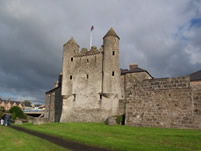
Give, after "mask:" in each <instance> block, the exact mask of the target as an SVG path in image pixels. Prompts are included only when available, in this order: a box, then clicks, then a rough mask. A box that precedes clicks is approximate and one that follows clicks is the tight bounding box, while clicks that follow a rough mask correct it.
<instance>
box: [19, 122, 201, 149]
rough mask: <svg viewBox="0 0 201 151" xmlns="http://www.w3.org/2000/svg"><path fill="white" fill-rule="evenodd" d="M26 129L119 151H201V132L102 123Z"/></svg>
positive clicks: (28, 126) (61, 124) (26, 126)
mask: <svg viewBox="0 0 201 151" xmlns="http://www.w3.org/2000/svg"><path fill="white" fill-rule="evenodd" d="M22 127H25V128H28V129H32V130H36V131H40V132H44V133H48V134H51V135H56V136H60V137H63V138H67V139H71V140H74V141H78V142H82V143H87V144H91V145H94V146H102V147H106V148H110V149H114V150H118V151H201V131H199V130H181V129H162V128H137V127H128V126H107V125H104V124H98V123H51V124H47V125H40V126H34V125H32V124H23V125H22Z"/></svg>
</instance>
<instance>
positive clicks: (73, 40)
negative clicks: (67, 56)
mask: <svg viewBox="0 0 201 151" xmlns="http://www.w3.org/2000/svg"><path fill="white" fill-rule="evenodd" d="M66 44H75V45H77V46H78V47H79V45H78V44H77V42H76V41H75V39H74V38H73V37H71V38H70V40H69V41H67V42H66V43H65V44H64V45H66Z"/></svg>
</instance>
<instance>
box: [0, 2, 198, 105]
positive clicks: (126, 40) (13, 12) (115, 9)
mask: <svg viewBox="0 0 201 151" xmlns="http://www.w3.org/2000/svg"><path fill="white" fill-rule="evenodd" d="M91 25H93V26H94V31H93V45H96V46H97V47H98V48H99V47H100V46H101V45H102V37H103V36H104V35H105V33H106V32H107V31H108V29H109V28H110V27H113V28H114V29H115V31H116V33H117V34H118V35H119V37H120V38H121V39H120V65H121V68H128V65H129V64H131V63H137V64H139V66H140V67H141V68H143V69H146V70H148V71H149V72H150V74H152V75H153V76H154V77H174V76H182V75H186V74H189V73H192V72H194V71H197V70H200V69H201V0H168V1H167V0H132V1H131V0H99V1H98V0H71V1H70V0H58V1H55V0H34V1H33V0H1V1H0V97H1V98H4V99H7V98H8V97H10V98H11V99H13V100H23V99H28V100H31V101H34V102H44V99H45V92H46V91H48V90H50V89H51V88H52V87H53V85H54V83H55V81H56V80H57V75H58V74H59V73H60V72H61V66H62V47H63V44H64V43H65V42H66V41H68V40H69V38H70V37H71V36H73V37H74V38H75V40H76V41H77V43H78V44H79V45H80V47H81V48H82V47H86V48H88V47H89V35H90V27H91Z"/></svg>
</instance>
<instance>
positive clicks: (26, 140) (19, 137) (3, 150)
mask: <svg viewBox="0 0 201 151" xmlns="http://www.w3.org/2000/svg"><path fill="white" fill-rule="evenodd" d="M55 150H59V151H66V149H64V148H61V147H59V146H56V145H54V144H52V143H49V142H47V141H45V140H42V139H40V138H37V137H34V136H31V135H28V134H25V133H22V132H18V131H16V130H13V129H12V128H9V127H4V126H0V151H55Z"/></svg>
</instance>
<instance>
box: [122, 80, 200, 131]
mask: <svg viewBox="0 0 201 151" xmlns="http://www.w3.org/2000/svg"><path fill="white" fill-rule="evenodd" d="M125 89H126V101H127V104H126V125H132V126H145V127H147V126H148V127H165V128H201V120H200V115H201V112H200V111H201V91H200V90H198V88H195V89H193V88H192V87H190V78H189V77H178V78H166V79H151V80H144V81H142V82H137V81H131V80H130V83H129V84H128V85H126V88H125Z"/></svg>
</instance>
